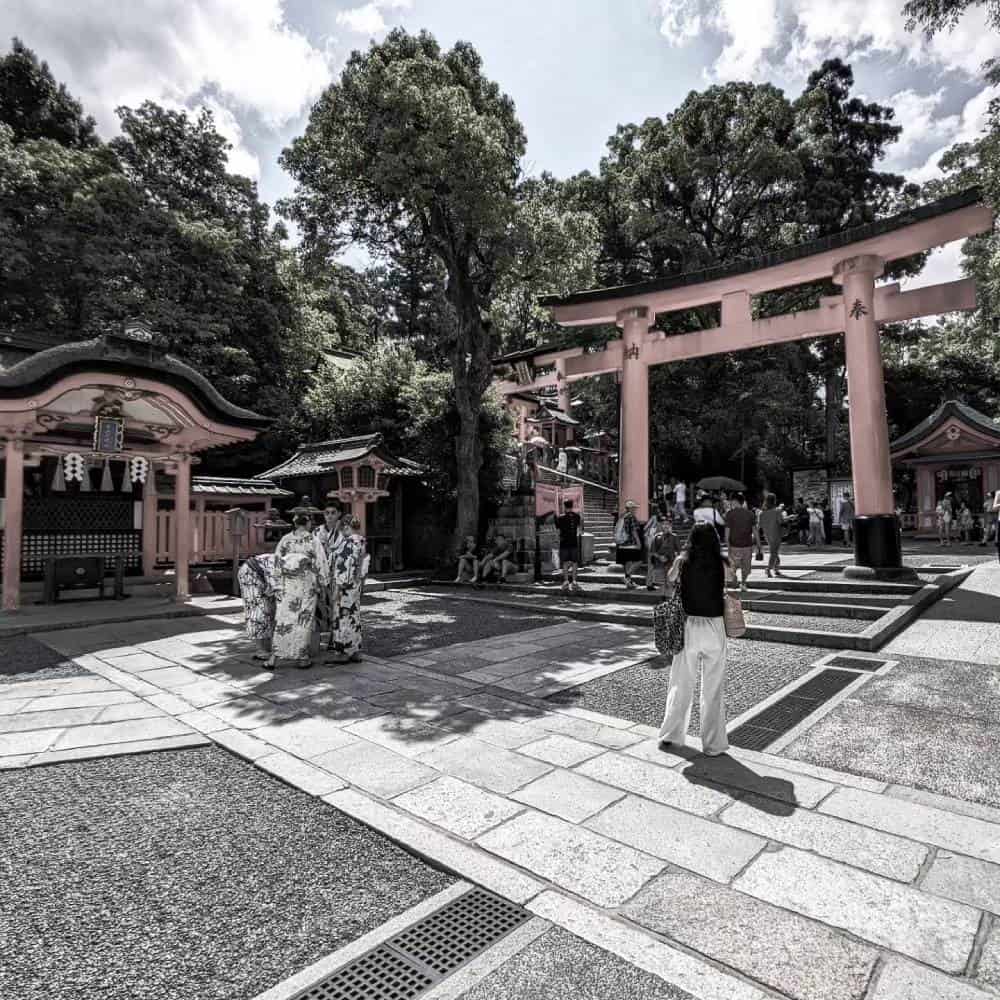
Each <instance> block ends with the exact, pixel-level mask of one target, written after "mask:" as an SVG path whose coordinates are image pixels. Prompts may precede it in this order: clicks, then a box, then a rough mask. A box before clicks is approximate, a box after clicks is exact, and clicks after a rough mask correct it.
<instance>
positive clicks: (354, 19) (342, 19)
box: [337, 0, 412, 35]
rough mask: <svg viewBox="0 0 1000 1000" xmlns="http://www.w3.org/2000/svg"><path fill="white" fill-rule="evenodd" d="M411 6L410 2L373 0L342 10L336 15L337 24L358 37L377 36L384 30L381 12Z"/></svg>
mask: <svg viewBox="0 0 1000 1000" xmlns="http://www.w3.org/2000/svg"><path fill="white" fill-rule="evenodd" d="M411 5H412V0H373V2H372V3H366V4H364V5H363V6H361V7H351V8H349V9H348V10H342V11H341V12H340V13H339V14H338V15H337V24H339V25H341V26H343V27H345V28H347V29H349V30H350V31H353V32H355V33H356V34H359V35H377V34H379V32H382V31H385V28H386V24H385V18H384V17H383V16H382V12H383V11H386V10H403V9H406V8H409V7H410V6H411Z"/></svg>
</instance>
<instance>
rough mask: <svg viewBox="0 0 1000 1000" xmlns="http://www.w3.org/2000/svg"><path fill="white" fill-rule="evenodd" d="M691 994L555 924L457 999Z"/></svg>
mask: <svg viewBox="0 0 1000 1000" xmlns="http://www.w3.org/2000/svg"><path fill="white" fill-rule="evenodd" d="M567 997H572V998H573V1000H692V998H691V994H690V993H685V992H684V991H683V990H682V989H680V988H678V987H677V986H674V985H673V984H672V983H668V982H666V981H665V980H663V979H660V978H659V976H654V975H652V974H650V973H648V972H646V971H644V970H643V969H639V968H637V967H636V966H634V965H630V964H629V963H628V962H626V961H625V960H624V959H621V958H619V957H618V956H617V955H612V954H611V952H608V951H605V950H604V949H603V948H598V947H596V946H595V945H592V944H589V943H588V942H586V941H583V940H581V939H580V938H578V937H577V936H576V935H575V934H570V933H569V932H568V931H564V930H563V929H562V928H560V927H554V928H552V930H549V931H546V932H545V933H544V934H543V935H541V937H539V938H537V939H536V940H534V941H532V942H531V944H529V945H528V947H527V948H525V949H523V950H522V951H520V952H518V953H517V955H515V956H514V957H513V958H512V959H510V961H508V962H506V963H504V964H503V965H502V966H500V968H499V969H497V970H496V971H495V972H492V973H490V975H488V976H487V977H486V978H485V979H483V980H482V982H480V983H479V984H478V985H477V986H474V987H473V988H472V989H471V990H469V991H468V992H467V993H463V994H462V995H461V1000H566V998H567Z"/></svg>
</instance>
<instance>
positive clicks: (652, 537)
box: [646, 510, 681, 592]
mask: <svg viewBox="0 0 1000 1000" xmlns="http://www.w3.org/2000/svg"><path fill="white" fill-rule="evenodd" d="M680 549H681V547H680V542H679V541H678V539H677V536H676V535H675V534H674V526H673V524H671V522H670V518H669V517H667V514H666V511H665V510H663V511H659V512H658V513H657V514H656V515H655V516H654V518H653V519H652V520H651V521H650V523H649V524H648V525H647V526H646V552H647V558H646V590H656V589H657V587H662V588H663V590H664V592H666V588H667V573H668V572H669V571H670V567H671V566H673V564H674V560H675V559H676V558H677V556H678V555H679V554H680Z"/></svg>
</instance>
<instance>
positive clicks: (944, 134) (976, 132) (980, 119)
mask: <svg viewBox="0 0 1000 1000" xmlns="http://www.w3.org/2000/svg"><path fill="white" fill-rule="evenodd" d="M994 97H996V91H994V90H993V89H992V88H985V89H983V90H981V91H980V92H979V93H978V94H976V95H974V96H973V97H971V98H970V99H969V100H968V101H967V102H966V103H965V107H963V108H962V112H961V114H958V115H951V116H950V117H948V118H943V119H938V124H939V127H936V128H935V132H934V137H935V138H936V139H937V141H938V143H939V145H938V146H937V148H936V149H935V150H934V152H933V153H931V155H930V156H928V157H927V159H926V161H925V162H924V163H923V165H922V166H919V167H917V168H916V169H914V170H907V171H906V178H907V180H911V181H916V182H917V183H919V184H923V183H924V182H925V181H928V180H931V179H932V178H934V177H940V176H941V171H940V169H939V168H938V162H939V161H940V159H941V157H942V156H943V155H944V154H945V153H946V152H947V151H948V150H949V149H950V148H951V147H952V146H954V145H955V144H956V143H959V142H975V141H976V140H977V139H979V138H981V137H982V134H983V129H985V128H986V115H987V112H988V111H989V106H990V101H991V100H992V99H993V98H994Z"/></svg>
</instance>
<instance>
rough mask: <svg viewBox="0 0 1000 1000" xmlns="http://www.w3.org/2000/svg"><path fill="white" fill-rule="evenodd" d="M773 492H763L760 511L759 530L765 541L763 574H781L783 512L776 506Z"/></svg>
mask: <svg viewBox="0 0 1000 1000" xmlns="http://www.w3.org/2000/svg"><path fill="white" fill-rule="evenodd" d="M777 499H778V498H777V497H776V496H775V495H774V494H773V493H765V494H764V509H763V510H762V511H761V512H760V519H759V521H760V530H761V532H762V533H763V535H764V538H765V540H766V541H767V569H766V570H765V571H764V575H765V576H768V577H770V576H771V574H772V573H773V574H774V575H775V576H781V570H780V566H781V532H782V530H783V529H784V526H785V513H784V511H783V510H782V509H781V508H780V507H779V506H778V503H777Z"/></svg>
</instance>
